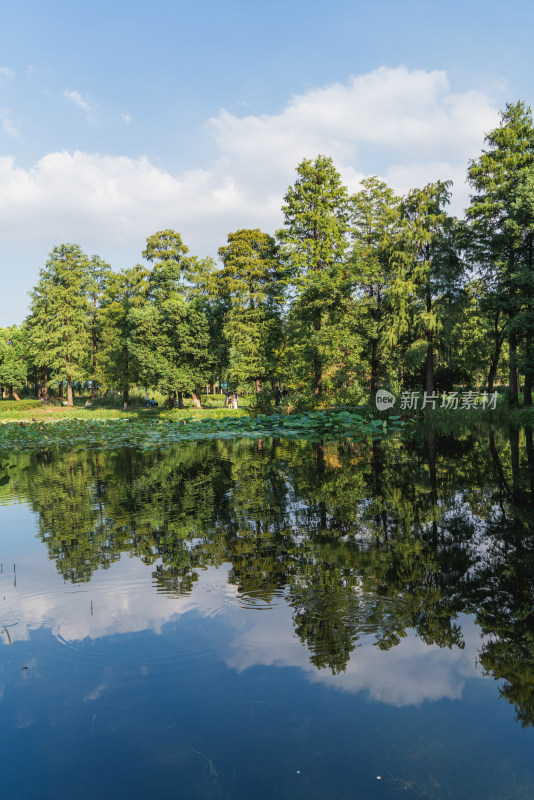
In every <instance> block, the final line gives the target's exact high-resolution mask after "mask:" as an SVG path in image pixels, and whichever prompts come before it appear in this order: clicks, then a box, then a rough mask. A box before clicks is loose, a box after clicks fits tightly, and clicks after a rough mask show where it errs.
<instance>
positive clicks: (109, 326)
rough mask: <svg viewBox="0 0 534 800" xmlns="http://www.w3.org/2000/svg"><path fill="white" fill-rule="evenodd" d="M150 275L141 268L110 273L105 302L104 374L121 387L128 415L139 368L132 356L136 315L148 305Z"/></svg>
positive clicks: (106, 378)
mask: <svg viewBox="0 0 534 800" xmlns="http://www.w3.org/2000/svg"><path fill="white" fill-rule="evenodd" d="M148 274H149V273H148V270H147V269H145V268H144V267H142V266H140V265H139V264H137V265H136V266H135V267H132V268H131V269H126V270H123V271H122V272H120V273H115V272H111V273H110V274H109V276H108V279H107V281H106V291H105V295H104V297H103V300H102V323H103V328H102V343H103V355H102V371H103V375H104V377H105V380H106V381H107V382H109V383H111V384H112V385H115V386H118V387H120V390H121V392H122V401H123V407H124V410H125V411H126V410H127V409H128V401H129V394H130V386H131V385H132V383H135V381H136V379H137V378H138V369H137V367H138V364H137V361H136V359H135V358H134V357H133V353H132V347H133V345H132V339H133V337H134V334H135V326H136V321H135V319H134V311H135V310H136V309H139V308H140V307H142V306H143V305H144V303H145V302H146V296H147V291H148Z"/></svg>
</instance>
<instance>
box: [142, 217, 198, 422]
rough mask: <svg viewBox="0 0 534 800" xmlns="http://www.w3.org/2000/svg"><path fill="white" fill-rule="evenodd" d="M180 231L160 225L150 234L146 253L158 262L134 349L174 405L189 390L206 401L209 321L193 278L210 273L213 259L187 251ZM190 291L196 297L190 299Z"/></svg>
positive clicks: (148, 379)
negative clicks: (204, 259)
mask: <svg viewBox="0 0 534 800" xmlns="http://www.w3.org/2000/svg"><path fill="white" fill-rule="evenodd" d="M188 252H189V251H188V248H187V247H186V246H185V245H184V243H183V242H182V237H181V236H180V234H179V233H177V232H176V231H173V230H165V231H159V232H157V233H155V234H153V235H152V236H150V237H149V238H148V239H147V246H146V249H145V250H144V251H143V257H144V258H146V259H147V260H148V261H150V262H152V263H153V268H152V270H151V272H150V273H149V277H148V286H147V289H148V291H147V301H148V302H147V303H146V304H145V305H144V306H143V307H142V308H138V309H136V310H135V311H134V312H133V315H132V319H133V320H134V323H135V331H134V334H133V336H132V348H133V349H132V352H133V353H134V356H135V359H136V363H137V365H138V371H139V375H140V377H141V379H142V380H143V381H144V382H145V383H146V384H147V385H150V386H157V387H158V389H160V391H162V392H163V393H164V394H167V395H168V398H169V404H170V405H171V406H172V405H174V394H175V392H177V393H178V403H179V405H180V407H181V406H183V394H184V393H185V392H186V393H189V394H191V395H192V397H193V401H194V403H195V405H198V406H200V400H199V396H200V392H201V388H202V386H205V385H206V382H207V381H208V379H209V374H210V373H209V351H208V346H209V326H208V321H207V319H206V317H205V315H204V314H203V311H202V301H201V299H200V296H197V293H196V292H195V286H194V285H193V284H192V281H193V280H194V279H196V278H198V279H199V281H200V279H202V280H204V279H206V272H207V271H208V270H209V267H210V264H206V263H204V262H202V263H201V262H200V261H199V260H198V259H195V258H192V257H189V256H187V253H188ZM188 297H190V298H192V299H190V300H189V301H188V299H187V298H188Z"/></svg>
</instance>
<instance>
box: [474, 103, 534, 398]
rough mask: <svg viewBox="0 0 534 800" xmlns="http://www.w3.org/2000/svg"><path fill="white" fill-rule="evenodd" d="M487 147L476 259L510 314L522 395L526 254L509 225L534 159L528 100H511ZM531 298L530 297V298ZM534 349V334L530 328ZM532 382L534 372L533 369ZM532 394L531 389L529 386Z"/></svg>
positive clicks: (481, 165) (513, 379) (514, 373)
mask: <svg viewBox="0 0 534 800" xmlns="http://www.w3.org/2000/svg"><path fill="white" fill-rule="evenodd" d="M484 141H485V145H486V148H485V149H484V150H483V151H482V154H481V155H480V156H479V157H478V158H477V159H474V160H473V161H471V162H470V165H469V170H468V179H469V182H470V184H471V186H472V188H473V195H472V197H471V202H470V205H469V208H468V209H467V217H468V219H469V221H470V224H471V227H472V231H473V235H474V244H473V248H472V255H471V257H472V260H473V261H474V262H475V264H476V265H477V266H478V268H479V269H480V270H481V272H482V274H483V275H484V277H485V279H486V281H487V284H488V287H489V288H490V290H491V292H492V293H493V295H494V306H495V308H496V309H498V310H499V311H500V312H501V313H502V314H503V316H504V317H505V318H506V336H507V340H508V345H509V368H510V377H509V391H510V399H511V402H512V403H513V404H515V403H517V400H518V378H519V375H518V341H519V339H520V338H521V336H522V335H523V330H522V328H521V325H520V324H518V318H517V317H518V314H519V312H520V310H521V306H522V304H523V302H524V300H525V298H524V297H522V296H521V291H520V287H519V285H518V281H517V272H518V269H519V265H520V263H521V261H522V259H523V258H524V253H523V254H522V253H520V252H519V251H518V241H517V236H516V234H517V230H516V229H515V228H514V226H513V225H512V226H510V225H509V224H508V223H509V220H510V217H511V216H513V212H512V204H513V203H514V202H516V201H517V195H516V192H517V190H518V187H519V185H520V183H521V181H522V179H523V173H524V171H525V170H526V169H528V168H529V167H530V166H531V165H532V164H534V124H533V120H532V115H531V111H530V108H528V107H527V106H526V105H525V104H524V103H523V102H518V103H515V104H512V103H508V104H507V105H506V109H505V111H503V112H501V120H500V124H499V126H498V127H497V128H495V129H494V130H493V131H491V132H490V133H488V134H487V136H486V137H485V140H484ZM529 302H530V300H528V298H527V303H529ZM528 342H529V345H528V346H529V347H530V348H531V333H530V332H529V333H528ZM528 375H529V382H530V375H531V371H530V368H529V372H528ZM528 391H529V393H530V391H531V390H530V389H529V390H528Z"/></svg>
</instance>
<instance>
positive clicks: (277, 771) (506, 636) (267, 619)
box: [0, 425, 534, 800]
mask: <svg viewBox="0 0 534 800" xmlns="http://www.w3.org/2000/svg"><path fill="white" fill-rule="evenodd" d="M533 511H534V446H533V434H532V430H531V429H529V428H527V429H518V428H512V427H509V428H508V427H503V428H498V429H497V430H494V429H492V428H490V427H488V426H479V425H473V426H471V427H468V428H465V429H462V428H459V429H457V430H455V431H451V432H447V431H439V430H434V429H431V428H425V427H424V426H420V427H415V426H413V430H410V432H409V433H405V434H403V436H401V435H399V434H395V435H393V436H390V437H386V438H384V439H383V440H382V441H375V442H372V441H370V440H369V441H365V442H359V443H350V442H349V441H345V442H325V443H323V444H321V443H308V442H304V441H298V440H292V441H284V440H280V439H263V440H261V439H260V440H256V441H252V440H229V439H226V440H214V441H207V442H197V443H194V442H190V443H183V444H181V445H177V446H174V447H171V448H168V449H161V450H157V449H154V450H148V451H143V452H140V451H136V450H134V449H126V448H125V449H120V450H117V451H106V450H93V451H85V452H76V453H69V452H53V451H51V452H38V453H22V454H19V455H11V456H3V457H2V458H1V460H0V562H1V568H0V569H1V572H0V604H1V605H0V709H1V717H0V719H1V722H0V730H1V737H2V747H1V752H2V771H1V775H0V787H1V789H0V793H1V796H2V798H5V800H18V799H19V798H20V800H48V799H49V798H50V800H52V798H53V800H63V798H69V800H89V799H91V800H93V799H94V798H96V797H98V798H100V799H101V800H108V798H109V799H110V800H111V799H113V800H118V799H119V798H128V800H137V798H143V799H146V798H153V797H158V796H164V797H166V798H167V797H172V798H184V800H197V799H200V798H202V799H203V800H204V798H206V799H207V798H224V799H225V800H275V799H276V800H283V799H285V798H288V800H289V799H291V800H300V799H301V798H302V800H304V799H305V800H375V799H377V798H381V799H385V800H389V798H391V799H392V800H394V799H395V798H401V797H403V798H436V799H439V800H442V799H444V798H454V799H455V800H462V799H463V798H465V800H468V799H469V800H477V799H478V798H480V800H482V799H483V800H504V799H505V798H506V799H509V800H517V798H532V797H534V732H533V724H534V513H533Z"/></svg>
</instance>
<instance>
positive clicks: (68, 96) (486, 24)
mask: <svg viewBox="0 0 534 800" xmlns="http://www.w3.org/2000/svg"><path fill="white" fill-rule="evenodd" d="M533 22H534V4H533V3H532V2H531V1H530V0H528V2H527V0H524V1H522V0H516V1H515V2H514V0H512V1H511V2H509V3H508V4H507V5H506V6H504V5H503V4H502V3H497V2H494V0H486V2H481V1H480V0H471V1H470V0H463V2H457V1H456V0H449V1H448V2H447V3H443V2H441V3H437V2H433V1H432V0H426V1H425V2H423V0H417V1H416V0H376V2H375V3H372V4H371V3H368V2H366V3H363V2H359V0H351V2H349V1H348V0H331V2H329V3H328V4H327V3H325V2H316V0H309V2H302V0H286V2H285V3H282V2H278V1H277V0H276V1H275V2H266V3H262V4H259V3H253V2H251V1H250V0H249V2H243V1H241V0H240V1H236V0H227V1H226V2H220V1H219V0H204V1H202V0H199V1H198V2H197V3H195V4H192V3H185V2H179V1H176V2H169V1H168V0H153V1H152V2H151V3H148V2H140V1H139V0H133V1H132V0H130V1H129V2H123V0H116V1H115V2H113V3H109V2H107V3H104V2H101V1H100V0H96V1H95V0H93V2H91V3H88V2H81V1H80V0H71V1H70V2H66V0H62V2H58V1H57V0H56V1H55V2H54V1H52V2H51V1H50V0H49V2H47V3H43V2H42V0H19V2H18V3H17V4H7V3H5V4H3V6H2V24H1V27H0V269H1V274H2V279H3V280H2V292H1V293H0V325H7V324H12V323H20V322H21V321H22V319H23V318H24V316H25V314H26V308H27V303H28V296H27V292H28V291H29V290H30V289H31V288H32V286H33V285H34V284H35V283H36V282H37V280H38V277H39V270H40V268H41V267H43V266H44V264H45V262H46V258H47V254H48V253H49V252H50V250H51V249H52V248H53V247H54V246H55V245H57V244H61V243H62V242H75V243H77V244H79V245H80V246H81V247H82V248H83V249H84V250H85V251H86V252H87V253H89V254H93V253H98V254H99V255H101V256H102V257H103V258H104V259H106V260H107V261H108V262H109V263H110V264H111V265H112V266H113V267H114V268H115V269H120V268H123V267H126V266H131V265H132V264H134V263H136V262H137V261H140V260H141V251H142V249H143V246H144V242H145V239H146V237H147V236H149V235H150V234H152V233H154V232H155V231H156V230H160V229H162V228H166V227H172V228H174V229H175V230H178V231H179V232H180V233H181V234H182V236H183V239H184V241H185V243H186V244H187V245H188V246H189V248H190V250H191V252H194V253H197V254H199V255H213V256H215V255H216V251H217V247H218V246H220V245H221V244H224V243H225V239H226V235H227V233H228V232H230V231H233V230H236V229H238V228H242V227H261V228H262V229H263V230H265V231H267V232H270V233H273V232H274V231H275V230H276V228H277V227H278V226H279V225H280V224H281V214H280V204H281V199H282V196H283V194H284V192H285V191H286V189H287V187H288V185H289V184H290V183H291V182H292V181H293V180H294V176H295V173H294V170H295V167H296V166H297V164H298V163H299V161H300V160H301V159H302V158H306V157H308V158H313V157H314V156H315V155H317V154H318V153H324V154H326V155H330V156H332V157H333V158H334V161H335V163H336V166H337V167H338V169H339V170H340V171H341V173H342V175H343V178H344V180H345V181H346V183H347V184H348V185H349V188H351V189H352V190H356V189H357V187H358V182H359V180H360V179H361V178H362V177H363V176H366V175H371V174H378V175H379V176H380V177H382V178H383V179H385V180H387V181H388V182H389V183H390V184H391V185H392V186H393V187H394V188H395V189H397V190H398V191H399V192H404V191H407V190H408V189H410V188H412V187H414V186H419V185H422V184H424V183H425V182H427V181H428V180H434V179H436V178H442V179H448V178H451V179H453V180H454V186H455V189H454V196H453V210H454V212H455V213H458V214H460V213H461V212H462V209H463V208H464V207H465V205H466V203H467V199H468V189H467V187H466V186H465V183H464V181H465V173H466V168H467V163H468V160H469V158H473V157H476V156H477V155H478V154H479V153H480V150H481V148H482V146H483V135H484V132H485V131H488V130H490V129H491V128H492V127H494V126H495V125H496V124H497V122H498V111H499V109H501V108H503V107H504V105H505V103H506V102H507V101H511V102H515V101H516V100H518V99H522V100H525V101H526V102H527V103H528V104H534V91H533V88H532V75H533V71H534V70H533V67H534V57H533V55H532V46H531V41H529V40H531V31H532V25H533Z"/></svg>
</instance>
